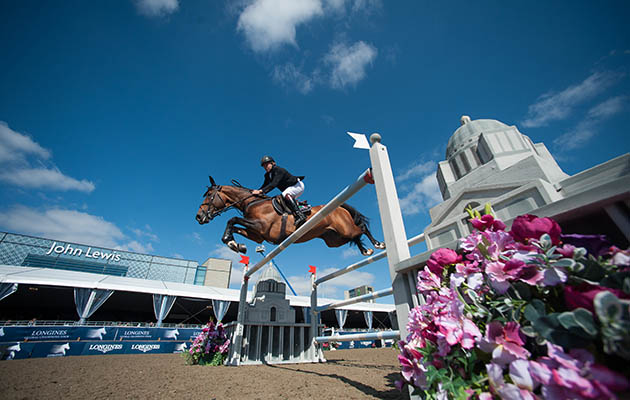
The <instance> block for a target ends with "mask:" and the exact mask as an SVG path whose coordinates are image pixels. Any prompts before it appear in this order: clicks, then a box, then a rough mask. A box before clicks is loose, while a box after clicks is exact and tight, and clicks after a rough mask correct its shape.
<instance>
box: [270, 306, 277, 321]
mask: <svg viewBox="0 0 630 400" xmlns="http://www.w3.org/2000/svg"><path fill="white" fill-rule="evenodd" d="M270 313H271V315H270V316H269V321H271V322H275V321H276V307H271V310H270Z"/></svg>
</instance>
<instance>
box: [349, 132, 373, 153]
mask: <svg viewBox="0 0 630 400" xmlns="http://www.w3.org/2000/svg"><path fill="white" fill-rule="evenodd" d="M347 133H348V135H350V136H352V138H353V139H354V146H352V147H354V148H355V149H368V150H369V149H370V144H369V143H368V141H367V138H366V137H365V135H364V134H362V133H352V132H347Z"/></svg>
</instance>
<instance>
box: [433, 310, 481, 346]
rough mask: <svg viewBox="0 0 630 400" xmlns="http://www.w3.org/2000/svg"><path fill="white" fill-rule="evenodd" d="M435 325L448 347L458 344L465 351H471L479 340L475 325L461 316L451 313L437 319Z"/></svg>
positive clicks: (479, 336) (479, 334)
mask: <svg viewBox="0 0 630 400" xmlns="http://www.w3.org/2000/svg"><path fill="white" fill-rule="evenodd" d="M435 324H436V326H437V327H438V329H439V331H440V334H442V335H444V338H445V339H446V343H448V344H449V345H450V346H454V345H456V344H457V343H459V344H460V345H461V346H462V347H463V348H465V349H472V348H473V347H475V341H476V340H477V339H479V338H481V332H480V331H479V328H477V325H475V323H474V322H472V321H471V320H470V319H468V318H466V317H464V316H462V315H457V314H455V313H451V314H449V315H446V316H443V317H438V318H436V319H435Z"/></svg>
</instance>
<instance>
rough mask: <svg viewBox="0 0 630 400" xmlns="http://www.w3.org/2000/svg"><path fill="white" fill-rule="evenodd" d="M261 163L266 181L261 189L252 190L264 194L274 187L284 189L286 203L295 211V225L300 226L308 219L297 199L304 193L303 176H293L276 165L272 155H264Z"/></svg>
mask: <svg viewBox="0 0 630 400" xmlns="http://www.w3.org/2000/svg"><path fill="white" fill-rule="evenodd" d="M260 165H261V166H262V167H263V168H264V169H265V171H266V172H265V181H264V182H263V184H262V186H261V187H260V189H256V190H253V191H252V194H256V195H259V194H264V193H267V192H269V191H271V190H272V189H274V188H278V189H279V190H280V191H282V197H283V198H284V199H285V203H286V204H287V206H288V207H289V209H290V210H291V212H292V213H293V217H294V218H295V226H296V227H299V226H300V225H302V224H303V223H304V221H306V215H304V213H303V212H302V211H301V210H300V207H299V206H298V205H297V203H296V201H295V199H296V198H298V197H299V196H300V195H301V194H302V193H304V182H302V181H303V180H304V177H303V176H293V175H291V173H289V171H287V170H286V169H284V168H282V167H279V166H277V165H276V162H275V160H274V159H273V158H272V157H270V156H264V157H263V158H262V159H261V160H260Z"/></svg>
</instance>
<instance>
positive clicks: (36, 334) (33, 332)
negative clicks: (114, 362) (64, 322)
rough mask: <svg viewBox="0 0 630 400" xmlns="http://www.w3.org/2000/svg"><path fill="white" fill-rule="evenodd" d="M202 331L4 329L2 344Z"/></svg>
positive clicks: (186, 335)
mask: <svg viewBox="0 0 630 400" xmlns="http://www.w3.org/2000/svg"><path fill="white" fill-rule="evenodd" d="M199 333H201V329H199V328H196V329H194V328H138V327H110V326H107V327H98V326H96V327H85V326H76V327H75V326H31V327H25V326H4V327H0V343H6V342H24V341H28V342H48V341H58V340H67V341H76V340H82V341H83V340H86V341H94V340H123V341H129V340H166V341H175V340H177V341H181V340H193V339H194V338H195V337H197V336H198V335H199Z"/></svg>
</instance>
